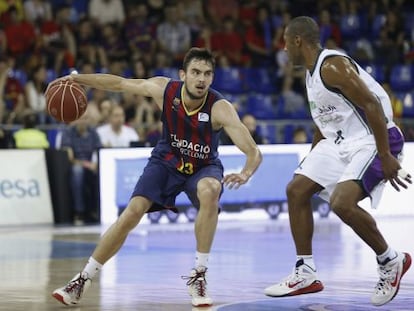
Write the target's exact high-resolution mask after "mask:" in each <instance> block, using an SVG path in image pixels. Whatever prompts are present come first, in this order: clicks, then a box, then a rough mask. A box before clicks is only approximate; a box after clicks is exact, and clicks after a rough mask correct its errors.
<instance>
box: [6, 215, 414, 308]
mask: <svg viewBox="0 0 414 311" xmlns="http://www.w3.org/2000/svg"><path fill="white" fill-rule="evenodd" d="M377 221H378V226H379V227H380V229H381V230H382V231H383V233H384V235H385V236H386V238H387V240H388V241H389V242H390V244H391V245H392V246H393V247H394V248H396V249H400V250H404V251H407V252H410V253H411V254H412V255H414V238H413V237H414V216H413V217H401V218H379V219H377ZM104 229H105V228H104V227H103V226H92V227H59V228H57V227H52V226H36V227H8V228H0V273H1V282H0V310H7V311H11V310H13V311H14V310H22V311H50V310H72V311H74V310H76V311H78V310H79V311H81V310H82V311H83V310H88V311H103V310H108V311H109V310H111V311H112V310H125V311H130V310H131V311H132V310H134V311H164V310H165V311H167V310H168V311H189V310H190V311H196V310H198V311H267V310H276V311H278V310H302V311H303V310H314V311H326V310H332V311H335V310H337V311H339V310H341V311H345V310H350V311H359V310H361V311H362V310H381V311H382V310H387V311H388V310H395V311H397V310H398V311H408V310H414V268H413V267H412V268H411V269H410V270H409V271H408V272H407V274H406V276H405V277H404V279H403V281H402V284H401V288H400V292H399V294H398V296H397V297H396V298H395V299H394V300H393V301H392V302H391V303H389V304H387V305H385V306H383V307H373V306H371V305H370V303H369V300H370V295H371V292H372V289H373V287H374V285H375V283H376V281H377V272H376V262H375V256H374V255H373V253H372V251H371V250H370V249H369V248H368V247H367V246H365V245H364V244H363V243H362V242H360V240H359V239H358V238H356V236H355V235H354V233H353V232H352V231H351V230H350V229H349V228H347V227H346V226H344V225H342V224H341V223H340V222H339V221H338V219H337V218H336V217H335V216H332V215H331V216H329V217H328V218H327V219H318V218H317V217H316V221H315V229H316V230H315V243H314V255H315V260H316V264H317V268H318V270H319V276H320V278H321V280H322V281H323V282H324V285H325V290H324V291H323V292H320V293H317V294H309V295H304V296H296V297H290V298H269V297H266V296H264V294H263V289H264V288H265V287H266V286H268V285H270V284H272V283H275V282H276V281H279V280H280V279H281V278H283V277H285V276H287V274H289V273H290V271H291V270H292V267H293V265H294V261H295V254H294V248H293V243H292V240H291V236H290V231H289V230H290V229H289V225H288V220H287V219H286V218H283V217H282V218H281V219H278V220H259V221H228V220H224V221H223V220H221V221H220V222H219V226H218V232H217V235H216V239H215V241H214V247H213V250H212V254H211V258H210V267H209V279H208V281H209V291H210V295H211V296H212V298H213V299H214V301H215V305H214V307H212V308H199V309H197V308H192V307H191V304H190V299H189V296H188V294H187V291H186V288H185V281H183V280H182V279H181V276H182V275H187V274H188V272H189V270H190V268H191V267H192V265H193V260H194V259H193V257H194V245H195V244H194V237H193V231H192V230H193V225H192V224H188V223H181V224H158V225H149V224H144V225H142V226H141V227H138V228H137V229H136V230H135V231H134V232H132V233H131V235H130V236H129V238H128V239H127V241H126V243H125V245H124V247H123V248H122V249H121V251H120V252H119V253H118V255H117V256H115V257H114V258H113V259H112V260H110V261H109V262H108V263H107V264H106V265H105V266H104V269H103V270H102V272H101V273H100V275H99V277H97V278H96V279H94V281H93V283H92V287H91V288H90V290H89V291H88V292H87V294H86V296H85V297H84V300H83V301H82V304H81V305H78V306H74V307H66V306H63V305H61V304H59V303H58V302H57V301H55V300H54V299H53V298H52V297H51V292H52V290H53V289H55V288H56V287H60V286H62V285H64V284H65V283H66V282H67V281H68V280H69V279H70V278H71V277H72V276H73V275H74V274H75V273H76V272H78V271H79V269H81V268H82V267H83V265H84V263H85V261H86V259H87V258H88V257H89V255H90V253H91V252H92V250H93V249H94V246H95V243H96V241H97V240H98V238H99V236H100V234H101V233H102V231H103V230H104Z"/></svg>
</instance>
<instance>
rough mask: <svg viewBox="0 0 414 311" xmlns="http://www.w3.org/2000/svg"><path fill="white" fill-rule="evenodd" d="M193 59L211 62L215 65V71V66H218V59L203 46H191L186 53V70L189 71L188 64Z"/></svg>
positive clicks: (184, 65) (184, 67) (184, 62)
mask: <svg viewBox="0 0 414 311" xmlns="http://www.w3.org/2000/svg"><path fill="white" fill-rule="evenodd" d="M193 59H198V60H204V61H206V62H207V63H210V64H211V66H212V67H213V71H214V68H215V67H216V60H215V58H214V56H213V54H212V53H211V52H210V51H209V50H207V49H203V48H191V49H190V50H189V51H188V52H187V54H185V57H184V61H183V69H184V71H187V68H188V65H189V64H190V62H191V61H192V60H193Z"/></svg>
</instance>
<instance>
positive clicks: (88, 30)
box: [76, 18, 108, 73]
mask: <svg viewBox="0 0 414 311" xmlns="http://www.w3.org/2000/svg"><path fill="white" fill-rule="evenodd" d="M76 43H77V52H78V55H77V57H78V59H79V60H80V61H81V62H82V63H89V64H91V66H92V67H93V68H94V69H95V68H101V70H102V69H103V68H108V59H107V56H106V53H105V50H104V49H103V47H102V46H101V45H100V44H99V38H98V35H97V31H95V28H94V25H93V23H92V21H91V20H90V19H89V18H82V19H81V21H80V22H79V25H78V28H77V32H76ZM94 72H95V70H94V71H93V73H94Z"/></svg>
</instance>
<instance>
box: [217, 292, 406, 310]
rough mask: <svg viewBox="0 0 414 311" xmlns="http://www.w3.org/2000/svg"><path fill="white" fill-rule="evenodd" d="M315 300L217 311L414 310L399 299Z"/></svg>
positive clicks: (294, 299) (262, 302) (292, 299)
mask: <svg viewBox="0 0 414 311" xmlns="http://www.w3.org/2000/svg"><path fill="white" fill-rule="evenodd" d="M312 296H313V298H303V296H301V297H300V298H299V297H289V298H287V297H283V298H269V299H266V300H257V301H250V302H242V303H235V304H228V305H224V306H219V307H218V308H217V309H216V310H217V311H293V310H296V311H297V310H300V311H374V310H376V311H378V310H381V311H396V310H399V311H409V310H414V309H413V303H414V299H412V298H405V297H398V298H396V300H394V301H392V302H390V303H388V304H387V305H385V306H382V307H380V308H379V307H375V306H373V305H371V304H370V302H369V297H366V298H364V299H362V298H361V299H352V300H351V299H346V298H345V299H342V298H341V297H340V296H338V297H337V298H326V297H317V296H314V295H312Z"/></svg>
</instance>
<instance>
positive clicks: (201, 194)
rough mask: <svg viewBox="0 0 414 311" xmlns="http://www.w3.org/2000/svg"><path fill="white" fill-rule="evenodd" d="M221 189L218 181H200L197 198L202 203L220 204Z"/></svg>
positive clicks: (208, 179) (211, 179)
mask: <svg viewBox="0 0 414 311" xmlns="http://www.w3.org/2000/svg"><path fill="white" fill-rule="evenodd" d="M221 187H222V186H221V183H220V182H219V181H218V180H216V179H213V178H206V179H204V180H200V182H199V183H198V185H197V196H198V199H199V201H200V203H203V202H218V199H219V196H220V192H221Z"/></svg>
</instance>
